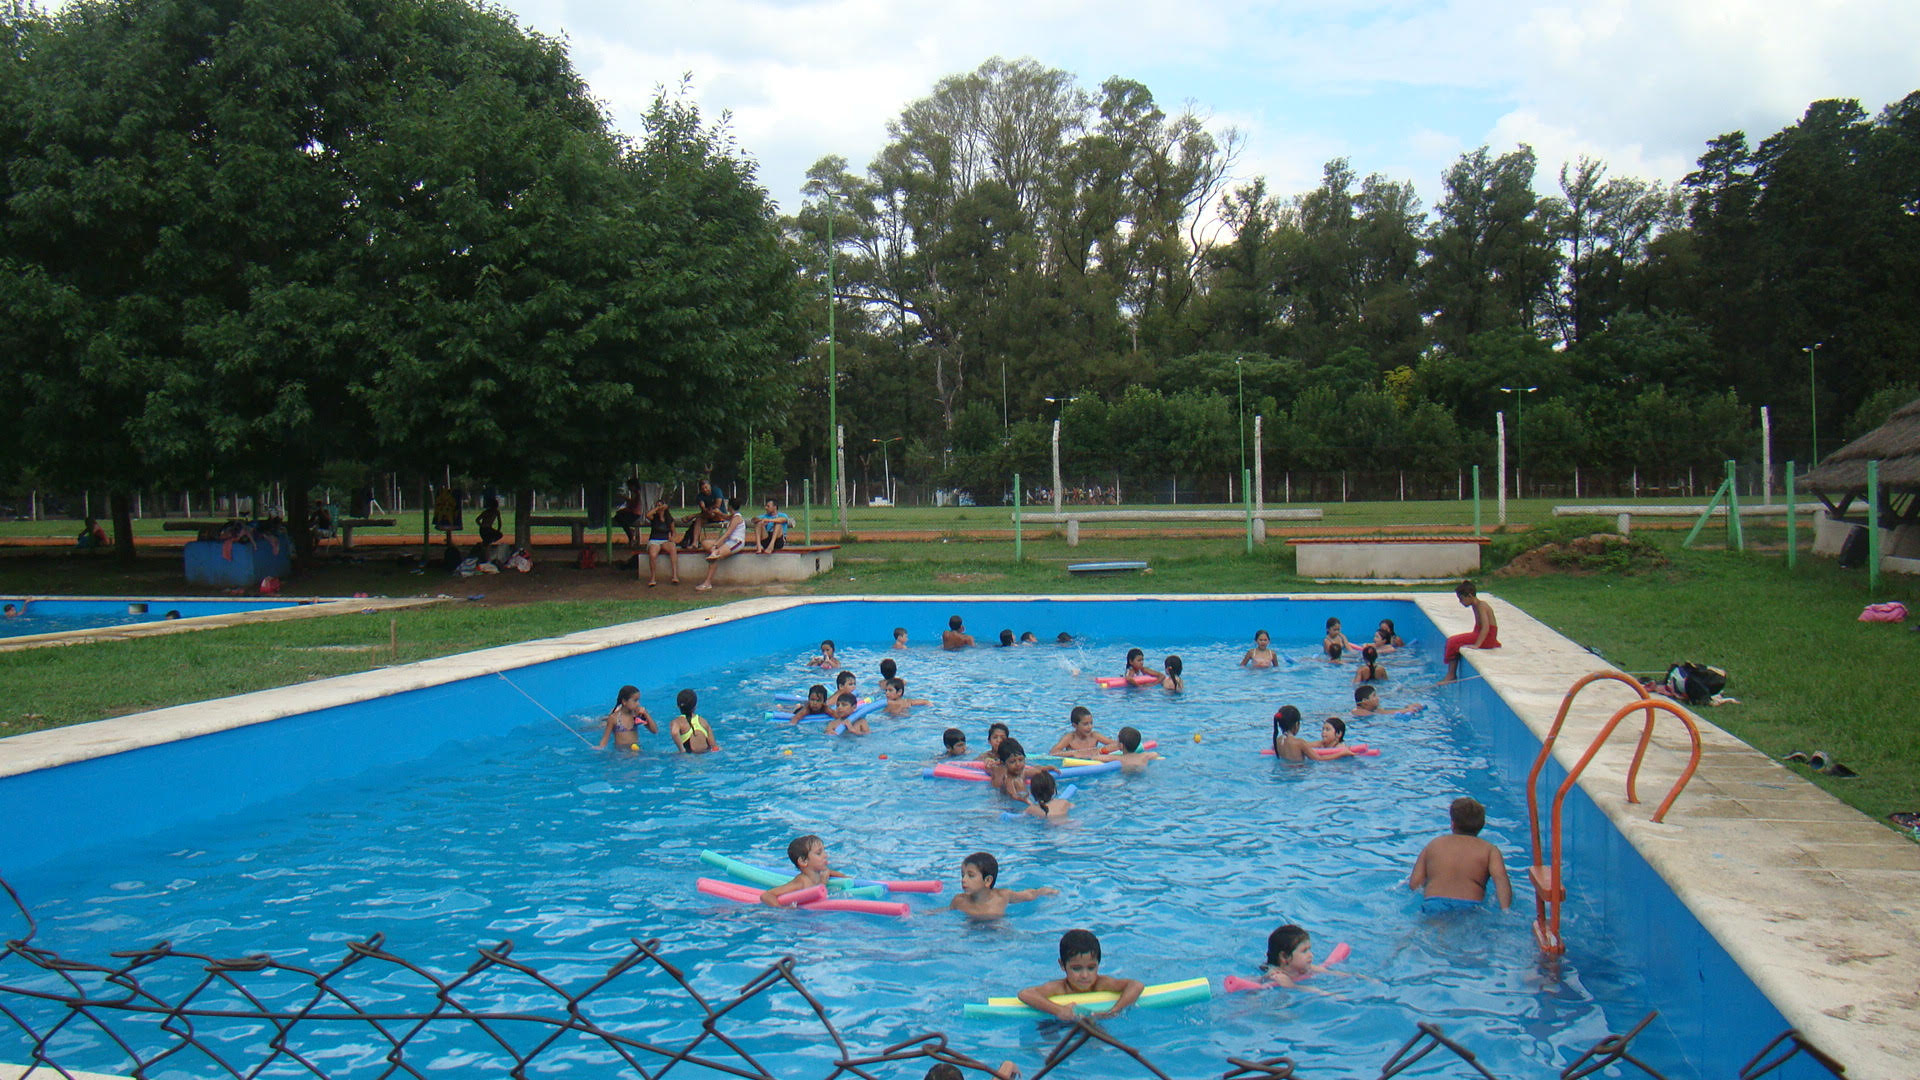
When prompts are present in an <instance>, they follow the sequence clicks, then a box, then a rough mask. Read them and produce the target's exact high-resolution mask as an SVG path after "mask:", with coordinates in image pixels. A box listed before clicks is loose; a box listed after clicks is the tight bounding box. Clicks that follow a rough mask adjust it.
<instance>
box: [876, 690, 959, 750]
mask: <svg viewBox="0 0 1920 1080" xmlns="http://www.w3.org/2000/svg"><path fill="white" fill-rule="evenodd" d="M880 692H881V693H882V694H883V695H885V696H886V699H887V707H886V708H885V709H883V710H882V711H883V712H885V713H886V714H887V715H888V716H905V715H907V714H908V713H910V712H912V711H913V710H914V708H915V707H916V706H920V705H931V704H933V702H931V701H928V700H927V699H926V698H910V697H908V696H907V680H905V679H888V680H887V681H886V682H885V683H883V684H881V687H880ZM961 741H962V742H964V741H966V737H965V736H964V735H963V736H961Z"/></svg>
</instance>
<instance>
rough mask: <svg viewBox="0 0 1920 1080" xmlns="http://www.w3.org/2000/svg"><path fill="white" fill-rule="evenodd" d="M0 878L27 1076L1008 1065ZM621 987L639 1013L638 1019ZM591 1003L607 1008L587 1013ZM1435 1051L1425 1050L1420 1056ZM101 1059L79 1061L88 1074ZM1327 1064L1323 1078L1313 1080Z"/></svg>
mask: <svg viewBox="0 0 1920 1080" xmlns="http://www.w3.org/2000/svg"><path fill="white" fill-rule="evenodd" d="M0 888H4V889H5V890H6V893H7V897H8V899H9V900H10V901H11V902H12V904H13V906H14V907H15V909H16V910H17V911H18V912H19V914H20V916H21V917H22V919H23V920H24V921H25V924H26V926H27V934H26V936H25V937H23V938H19V939H15V940H9V941H7V942H6V944H5V947H4V948H0V1020H4V1023H0V1062H5V1061H7V1060H8V1059H10V1058H16V1057H17V1058H18V1060H14V1061H13V1062H12V1063H13V1064H18V1065H25V1066H28V1071H27V1073H26V1075H27V1076H28V1077H32V1076H40V1075H46V1076H60V1077H72V1076H73V1075H74V1074H73V1073H72V1072H70V1071H69V1068H70V1066H66V1065H63V1064H62V1058H63V1057H66V1058H67V1059H68V1060H69V1061H70V1060H71V1059H72V1058H73V1057H74V1056H77V1055H78V1054H80V1053H84V1054H85V1055H86V1057H87V1059H88V1060H89V1061H94V1062H97V1061H100V1060H103V1059H104V1058H106V1057H117V1058H118V1064H114V1065H108V1066H104V1067H106V1068H110V1069H114V1070H116V1071H119V1072H122V1073H125V1074H127V1075H130V1076H134V1077H151V1076H163V1075H179V1076H191V1077H235V1078H253V1077H261V1076H312V1077H319V1078H322V1080H335V1078H342V1080H344V1078H346V1077H353V1078H354V1080H360V1078H361V1077H377V1078H385V1077H394V1076H407V1077H416V1078H420V1080H425V1078H426V1077H428V1076H439V1077H445V1076H449V1075H451V1076H461V1077H465V1076H506V1077H513V1078H524V1077H527V1076H530V1075H534V1074H545V1073H549V1072H554V1071H558V1070H561V1069H567V1070H579V1074H580V1075H585V1076H592V1077H595V1078H596V1080H598V1078H602V1077H614V1076H632V1077H640V1078H643V1080H653V1078H655V1077H661V1076H665V1075H667V1074H668V1073H669V1071H670V1070H674V1069H676V1068H677V1069H679V1070H680V1074H681V1075H692V1074H693V1073H694V1072H695V1071H696V1070H700V1069H704V1070H708V1072H709V1073H710V1074H715V1075H722V1076H729V1077H741V1078H747V1080H785V1078H791V1077H794V1076H795V1075H796V1074H795V1073H794V1072H793V1069H794V1065H793V1063H792V1062H791V1060H785V1061H783V1062H782V1063H781V1064H780V1066H779V1067H780V1068H781V1069H783V1070H784V1071H783V1072H774V1071H772V1069H771V1068H770V1067H769V1066H768V1065H767V1064H765V1063H763V1062H762V1061H760V1060H759V1059H758V1058H757V1057H756V1056H755V1047H756V1046H771V1045H775V1044H780V1045H782V1048H783V1050H784V1049H785V1048H788V1047H791V1046H792V1045H794V1043H795V1042H796V1040H797V1041H799V1042H800V1043H801V1044H803V1045H806V1046H809V1047H811V1048H813V1049H814V1050H815V1051H816V1052H817V1053H816V1054H815V1056H816V1057H817V1058H818V1066H817V1068H818V1071H817V1072H813V1073H810V1074H808V1075H810V1076H817V1077H818V1078H819V1080H839V1078H841V1077H858V1078H861V1080H891V1078H904V1077H919V1076H924V1075H928V1073H929V1070H930V1069H932V1068H933V1067H934V1066H938V1065H942V1064H945V1065H950V1066H952V1067H953V1068H955V1069H957V1070H960V1074H961V1075H963V1076H977V1077H1004V1076H1009V1075H1016V1074H1013V1073H1006V1072H1002V1071H1000V1070H1001V1068H1002V1066H1001V1065H999V1064H989V1063H988V1062H985V1061H981V1060H978V1059H976V1058H974V1057H972V1056H971V1055H969V1054H967V1053H966V1052H964V1051H962V1050H960V1049H958V1048H957V1047H955V1046H953V1045H952V1044H950V1043H949V1042H948V1039H947V1036H946V1035H944V1034H941V1033H939V1032H929V1033H927V1034H924V1035H919V1036H916V1037H914V1038H911V1039H906V1040H903V1041H900V1042H896V1043H894V1044H892V1045H890V1046H885V1047H882V1048H879V1049H876V1050H871V1051H863V1050H861V1049H859V1048H856V1047H855V1046H853V1045H850V1044H849V1042H848V1039H847V1037H846V1035H845V1034H844V1033H842V1032H841V1030H840V1029H839V1028H838V1027H837V1026H835V1024H834V1022H833V1020H832V1018H831V1017H829V1016H828V1015H827V1010H826V1008H825V1006H823V1005H822V1004H821V1003H820V1000H819V999H818V998H816V997H815V996H814V995H813V993H812V992H810V991H809V990H808V989H807V987H806V985H805V984H804V983H803V982H802V981H801V979H800V977H799V975H798V973H797V972H796V970H795V968H796V962H795V960H794V958H793V957H791V956H787V957H782V958H780V959H778V960H776V961H774V962H773V963H771V964H768V965H767V966H766V967H765V968H764V969H763V970H761V971H760V972H759V973H758V974H757V975H755V976H754V977H753V978H752V979H750V980H749V981H748V982H747V983H746V984H745V985H743V986H741V987H740V988H739V989H738V990H736V991H734V992H733V993H731V994H730V995H727V996H725V997H721V998H715V997H709V996H707V995H705V994H702V993H701V992H700V991H699V990H698V989H696V988H695V987H694V986H693V984H692V983H691V982H690V981H688V979H687V977H686V975H685V973H684V972H682V971H681V970H680V969H679V968H678V967H676V966H675V965H674V964H673V962H672V961H671V960H669V959H668V958H667V957H666V956H664V955H662V953H661V952H660V947H659V946H660V943H659V941H658V940H657V939H650V940H644V941H643V940H640V939H637V938H635V939H630V945H631V947H630V948H629V949H628V950H627V951H626V952H625V953H624V954H622V955H621V956H619V957H618V958H616V959H615V960H613V962H612V963H611V964H610V965H609V966H608V967H607V968H606V969H605V971H604V972H597V973H595V974H594V975H593V977H591V978H589V979H585V980H584V982H583V981H582V980H581V979H580V978H579V975H580V973H579V972H578V971H577V968H576V967H575V966H574V965H568V967H569V971H568V973H567V977H568V981H569V982H571V983H574V984H575V987H574V988H573V989H568V988H567V987H564V986H562V985H561V984H560V982H559V981H557V980H556V977H555V976H554V975H553V974H550V973H545V972H542V971H541V970H540V969H538V968H536V967H534V966H532V965H531V964H527V963H522V962H521V961H518V960H515V959H514V957H513V951H514V950H513V943H512V942H508V941H503V942H501V943H499V944H498V945H494V946H490V947H487V946H482V947H478V948H476V950H475V951H476V954H477V956H476V958H475V960H474V961H473V963H472V964H470V965H469V966H468V967H467V969H466V970H465V971H462V972H459V973H457V974H452V975H447V974H444V973H436V972H434V971H430V970H428V969H426V968H424V967H421V966H419V965H417V964H414V963H411V962H409V961H408V960H406V959H405V958H404V957H401V956H397V955H395V954H393V953H391V952H389V951H387V950H386V949H385V948H384V947H383V939H382V937H381V935H378V934H375V935H374V936H372V937H369V938H367V939H365V940H362V941H349V942H345V943H343V948H344V955H343V956H342V957H341V958H340V960H339V961H338V962H337V963H334V964H333V965H331V966H328V967H305V966H301V965H298V964H290V963H283V962H281V961H279V960H276V959H274V958H273V957H271V956H265V955H252V956H243V957H239V958H219V957H214V956H209V955H206V954H203V953H195V952H189V951H184V950H178V949H175V948H173V947H172V946H171V945H169V944H168V943H166V942H161V943H159V944H156V945H152V946H149V947H146V948H140V949H132V950H127V951H122V952H115V953H112V954H111V960H112V961H113V962H112V963H108V964H97V963H89V962H86V961H81V960H74V959H71V958H68V957H65V956H62V955H60V954H59V953H58V952H55V951H53V950H50V949H44V948H41V947H38V946H36V945H34V944H33V938H34V937H35V934H36V933H37V929H38V927H37V924H36V923H35V922H34V919H33V917H32V915H31V913H30V912H28V911H27V909H26V906H25V905H24V904H23V903H22V902H21V900H20V897H19V895H18V894H17V893H15V892H14V890H13V887H12V886H11V885H8V884H7V883H6V882H5V881H4V880H0ZM555 966H556V967H558V966H560V965H557V964H556V965H555ZM636 999H639V1000H640V1002H641V1003H642V1005H643V1008H641V1009H640V1010H638V1012H636V1010H635V1009H634V1007H633V1006H634V1002H635V1000H636ZM503 1002H511V1003H512V1007H503V1005H502V1003H503ZM749 1006H752V1007H751V1008H749ZM603 1007H604V1011H606V1012H607V1013H609V1014H612V1013H618V1014H620V1016H621V1020H619V1021H617V1022H609V1023H607V1024H603V1023H601V1022H600V1021H599V1020H596V1019H595V1014H596V1012H599V1011H602V1008H603ZM1654 1017H1655V1014H1653V1013H1649V1014H1647V1016H1646V1017H1645V1018H1644V1019H1642V1020H1641V1021H1640V1022H1639V1024H1638V1025H1636V1026H1635V1027H1634V1028H1633V1029H1632V1030H1630V1031H1628V1032H1627V1033H1625V1034H1623V1035H1609V1036H1607V1037H1606V1038H1604V1039H1602V1040H1600V1042H1598V1043H1596V1044H1595V1045H1594V1046H1593V1047H1592V1048H1590V1049H1589V1050H1587V1051H1586V1052H1585V1053H1584V1054H1582V1055H1581V1056H1580V1057H1579V1058H1577V1059H1576V1060H1575V1061H1574V1062H1573V1063H1572V1064H1570V1065H1568V1066H1567V1067H1565V1068H1564V1069H1562V1070H1561V1071H1560V1072H1559V1073H1557V1074H1556V1075H1557V1076H1558V1077H1559V1078H1560V1080H1581V1078H1584V1077H1588V1076H1595V1075H1598V1074H1600V1073H1601V1072H1602V1070H1605V1069H1609V1068H1612V1067H1614V1066H1616V1065H1620V1066H1631V1067H1632V1068H1634V1069H1636V1070H1638V1071H1637V1073H1633V1074H1628V1075H1645V1076H1648V1077H1653V1078H1655V1080H1664V1078H1662V1076H1661V1074H1660V1073H1659V1072H1658V1071H1656V1070H1655V1069H1654V1068H1653V1066H1651V1065H1649V1064H1647V1063H1646V1062H1643V1061H1641V1060H1640V1059H1638V1058H1637V1057H1635V1056H1634V1054H1633V1049H1632V1048H1633V1040H1634V1039H1635V1037H1636V1036H1638V1035H1639V1034H1640V1033H1641V1032H1642V1031H1644V1030H1645V1029H1646V1028H1647V1027H1648V1025H1649V1024H1650V1023H1651V1022H1652V1021H1653V1019H1654ZM9 1028H10V1029H11V1030H8V1029H9ZM1061 1030H1062V1032H1063V1034H1062V1035H1061V1037H1060V1039H1059V1041H1058V1042H1056V1043H1055V1044H1054V1045H1053V1046H1052V1048H1051V1049H1050V1050H1049V1051H1048V1053H1047V1055H1046V1057H1045V1059H1044V1060H1043V1062H1042V1063H1041V1064H1040V1066H1039V1067H1038V1068H1037V1069H1036V1070H1035V1071H1034V1072H1032V1073H1030V1074H1028V1075H1027V1080H1039V1078H1040V1077H1044V1076H1047V1075H1049V1074H1051V1073H1053V1072H1054V1071H1055V1070H1056V1069H1059V1068H1060V1067H1061V1066H1063V1065H1065V1064H1066V1063H1067V1062H1068V1061H1070V1060H1072V1059H1074V1058H1075V1056H1076V1055H1079V1054H1081V1052H1082V1051H1084V1050H1086V1049H1087V1048H1088V1047H1095V1048H1105V1049H1106V1050H1109V1051H1112V1053H1108V1054H1104V1055H1102V1056H1100V1057H1099V1058H1098V1059H1089V1060H1087V1061H1085V1062H1083V1064H1084V1065H1085V1066H1086V1067H1087V1068H1089V1069H1092V1070H1096V1071H1094V1072H1092V1073H1089V1074H1088V1075H1097V1076H1100V1077H1102V1078H1106V1077H1122V1076H1150V1077H1156V1078H1158V1080H1174V1078H1173V1077H1172V1076H1170V1075H1169V1074H1168V1073H1166V1072H1163V1071H1162V1070H1161V1069H1160V1068H1159V1067H1158V1066H1156V1065H1155V1064H1154V1063H1153V1062H1152V1061H1151V1060H1149V1058H1148V1056H1147V1054H1146V1053H1145V1052H1143V1051H1142V1050H1140V1049H1139V1048H1136V1047H1133V1046H1129V1045H1127V1044H1126V1043H1124V1042H1122V1041H1120V1040H1119V1039H1117V1038H1115V1037H1114V1036H1113V1035H1112V1034H1110V1033H1108V1032H1107V1031H1106V1030H1104V1029H1103V1028H1101V1027H1100V1026H1099V1025H1098V1024H1096V1023H1094V1022H1092V1021H1091V1020H1085V1019H1083V1020H1080V1021H1077V1022H1076V1023H1074V1024H1072V1025H1062V1027H1061ZM760 1052H761V1053H763V1054H764V1053H765V1050H761V1051H760ZM1436 1052H1440V1054H1441V1056H1440V1057H1438V1058H1436V1059H1435V1060H1434V1061H1431V1062H1429V1061H1427V1059H1428V1058H1429V1056H1431V1055H1434V1054H1436ZM1801 1057H1805V1058H1806V1059H1808V1060H1810V1061H1811V1062H1812V1063H1813V1064H1814V1065H1816V1066H1817V1067H1820V1068H1823V1069H1825V1070H1826V1071H1827V1072H1829V1073H1831V1074H1832V1075H1833V1076H1835V1077H1840V1076H1843V1074H1844V1070H1843V1069H1842V1068H1841V1067H1840V1066H1839V1064H1838V1063H1836V1062H1834V1061H1833V1060H1832V1059H1831V1058H1829V1057H1827V1056H1826V1055H1825V1054H1823V1053H1821V1052H1820V1051H1819V1050H1817V1049H1816V1048H1814V1047H1812V1046H1811V1045H1809V1044H1808V1043H1806V1041H1805V1040H1803V1039H1802V1038H1801V1037H1800V1036H1799V1034H1798V1033H1797V1032H1794V1031H1787V1032H1783V1033H1782V1034H1781V1035H1780V1036H1778V1037H1777V1038H1775V1039H1774V1040H1773V1041H1772V1042H1770V1043H1769V1044H1768V1045H1767V1046H1766V1047H1765V1048H1763V1049H1762V1050H1761V1051H1760V1053H1758V1054H1756V1055H1755V1056H1754V1058H1753V1059H1752V1060H1751V1061H1750V1062H1749V1063H1748V1064H1747V1065H1746V1067H1745V1068H1743V1069H1742V1070H1741V1071H1740V1073H1739V1075H1738V1080H1760V1078H1762V1077H1765V1076H1769V1075H1771V1074H1774V1073H1775V1072H1776V1070H1779V1069H1781V1068H1783V1067H1784V1066H1785V1065H1786V1064H1787V1063H1788V1062H1790V1061H1793V1060H1795V1059H1797V1058H1801ZM1423 1063H1424V1064H1423ZM1224 1064H1225V1065H1226V1067H1227V1071H1225V1072H1224V1073H1222V1074H1220V1076H1221V1078H1222V1080H1290V1078H1293V1077H1296V1076H1299V1077H1301V1080H1309V1078H1308V1077H1307V1076H1306V1074H1304V1073H1296V1071H1295V1066H1294V1063H1293V1062H1292V1061H1291V1060H1290V1059H1288V1058H1285V1057H1230V1058H1227V1059H1226V1061H1225V1062H1224ZM1416 1067H1420V1072H1419V1074H1418V1075H1422V1076H1428V1075H1434V1076H1441V1075H1444V1076H1478V1077H1481V1078H1483V1080H1505V1078H1502V1077H1497V1076H1495V1074H1494V1073H1492V1072H1490V1071H1488V1070H1487V1068H1486V1067H1485V1065H1483V1064H1482V1063H1481V1062H1480V1061H1479V1059H1478V1058H1477V1057H1476V1056H1475V1054H1474V1052H1473V1051H1472V1050H1471V1049H1470V1048H1468V1047H1467V1046H1465V1045H1462V1044H1461V1043H1460V1042H1458V1041H1456V1040H1454V1039H1451V1038H1449V1037H1448V1036H1447V1035H1446V1034H1445V1033H1444V1032H1443V1031H1441V1029H1440V1028H1439V1027H1437V1026H1435V1025H1433V1024H1430V1023H1421V1024H1419V1025H1417V1027H1416V1030H1415V1032H1414V1034H1413V1036H1412V1037H1411V1038H1409V1039H1408V1040H1407V1041H1406V1042H1405V1043H1404V1044H1403V1045H1402V1046H1401V1047H1400V1049H1399V1050H1397V1051H1396V1052H1395V1053H1394V1055H1393V1056H1392V1057H1391V1058H1389V1059H1388V1060H1387V1061H1386V1062H1385V1063H1384V1064H1383V1065H1382V1066H1381V1069H1380V1072H1379V1073H1378V1076H1379V1078H1380V1080H1390V1078H1393V1077H1396V1076H1400V1075H1402V1074H1408V1073H1410V1070H1414V1069H1415V1068H1416ZM100 1068H102V1066H100V1065H97V1064H95V1065H91V1066H89V1071H98V1070H99V1069H100ZM1316 1075H1319V1074H1316ZM1333 1075H1334V1074H1331V1073H1329V1074H1326V1076H1327V1077H1328V1080H1333ZM1352 1075H1358V1074H1352ZM1614 1075H1619V1074H1618V1073H1615V1074H1614Z"/></svg>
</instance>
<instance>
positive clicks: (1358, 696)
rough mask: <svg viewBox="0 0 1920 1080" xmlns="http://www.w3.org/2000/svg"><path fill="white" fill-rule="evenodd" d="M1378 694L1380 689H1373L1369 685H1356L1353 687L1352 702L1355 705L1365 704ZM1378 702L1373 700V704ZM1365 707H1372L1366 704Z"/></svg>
mask: <svg viewBox="0 0 1920 1080" xmlns="http://www.w3.org/2000/svg"><path fill="white" fill-rule="evenodd" d="M1379 696H1380V691H1378V690H1375V689H1374V688H1373V687H1371V686H1356V687H1354V688H1353V703H1354V704H1355V705H1367V702H1368V700H1369V699H1373V698H1378V697H1379ZM1378 704H1379V702H1378V701H1375V702H1374V705H1378ZM1367 707H1368V708H1372V707H1373V706H1372V705H1368V706H1367Z"/></svg>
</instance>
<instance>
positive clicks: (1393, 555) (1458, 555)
mask: <svg viewBox="0 0 1920 1080" xmlns="http://www.w3.org/2000/svg"><path fill="white" fill-rule="evenodd" d="M1487 543H1488V541H1487V539H1486V538H1485V537H1482V536H1355V537H1340V536H1328V537H1297V538H1295V539H1292V540H1288V541H1287V546H1288V547H1291V548H1293V550H1294V556H1295V559H1296V560H1297V562H1298V567H1297V569H1296V571H1295V572H1296V573H1298V574H1299V575H1300V576H1301V577H1306V578H1314V579H1316V580H1317V579H1321V578H1327V579H1332V580H1339V581H1368V580H1372V579H1377V578H1387V579H1392V580H1396V581H1407V580H1413V581H1441V580H1446V579H1450V578H1462V577H1471V576H1473V575H1474V574H1477V573H1479V572H1480V549H1482V548H1484V547H1486V546H1487Z"/></svg>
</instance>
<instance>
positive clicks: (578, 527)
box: [527, 514, 587, 547]
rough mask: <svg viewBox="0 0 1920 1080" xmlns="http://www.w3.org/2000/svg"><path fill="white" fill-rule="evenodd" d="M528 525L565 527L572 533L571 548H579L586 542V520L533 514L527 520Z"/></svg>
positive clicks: (556, 515)
mask: <svg viewBox="0 0 1920 1080" xmlns="http://www.w3.org/2000/svg"><path fill="white" fill-rule="evenodd" d="M527 524H528V525H565V526H566V527H567V528H568V529H571V530H572V531H573V546H574V547H580V546H581V545H583V544H585V543H586V542H587V519H586V518H584V517H569V516H567V515H565V514H535V515H533V516H531V517H529V518H527Z"/></svg>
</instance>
